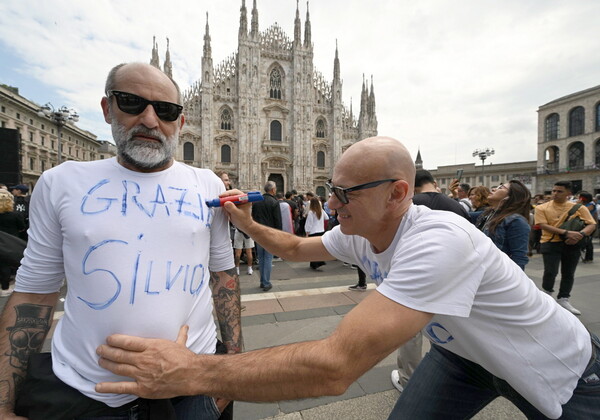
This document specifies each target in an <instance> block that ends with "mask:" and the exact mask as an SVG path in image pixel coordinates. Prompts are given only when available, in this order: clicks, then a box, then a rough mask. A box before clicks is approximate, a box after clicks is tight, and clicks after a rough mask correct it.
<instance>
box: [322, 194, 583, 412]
mask: <svg viewBox="0 0 600 420" xmlns="http://www.w3.org/2000/svg"><path fill="white" fill-rule="evenodd" d="M323 243H324V245H325V247H326V248H327V250H328V251H329V253H331V255H333V256H334V257H336V258H338V259H340V260H342V261H347V262H351V263H355V264H358V265H359V266H360V268H361V269H362V270H363V271H364V272H365V273H367V275H368V276H370V277H371V279H372V280H373V281H375V283H377V285H378V287H377V291H378V292H379V293H381V294H383V295H384V296H386V297H388V298H389V299H391V300H393V301H395V302H398V303H400V304H402V305H404V306H407V307H409V308H412V309H415V310H419V311H423V312H429V313H433V314H435V315H434V317H433V318H432V319H431V322H430V323H429V324H428V325H427V326H426V327H425V328H424V330H423V331H424V333H425V335H426V336H427V337H428V338H429V339H430V340H431V342H433V343H435V344H437V345H439V346H441V347H443V348H445V349H446V350H449V351H451V352H453V353H455V354H458V355H459V356H462V357H464V358H465V359H468V360H471V361H473V362H475V363H478V364H480V365H481V366H483V367H484V368H485V369H487V370H488V371H489V372H491V373H492V374H494V375H496V376H497V377H499V378H502V379H504V380H506V381H507V382H508V383H509V384H510V385H511V386H512V387H513V388H514V389H515V390H517V392H519V393H520V394H521V395H522V396H523V397H524V398H526V399H527V400H528V401H529V402H530V403H531V404H533V405H534V406H535V407H536V408H538V409H539V410H540V411H541V412H542V413H544V414H545V415H546V416H548V417H552V418H558V417H559V416H560V414H561V412H562V409H561V405H562V404H565V403H566V402H567V401H568V400H569V399H570V398H571V395H572V393H573V390H574V389H575V387H576V386H577V381H578V380H579V378H580V376H581V374H582V373H583V371H584V370H585V367H586V365H587V363H588V362H589V360H590V357H591V344H590V335H589V333H588V332H587V330H586V329H585V327H584V326H583V324H581V322H579V320H577V318H576V317H575V316H573V315H572V314H570V313H569V312H568V311H566V310H565V309H563V308H561V307H560V306H559V305H558V304H556V302H554V301H553V299H552V298H551V297H550V296H548V295H546V294H544V293H542V292H541V291H540V290H538V289H537V287H536V286H535V284H534V283H533V282H532V281H531V280H530V279H529V278H528V277H527V276H526V275H525V273H524V272H523V271H522V270H521V269H520V268H519V267H518V266H517V265H516V264H514V262H512V261H511V260H510V258H509V257H508V256H507V255H506V254H504V253H503V252H501V251H500V250H499V249H498V248H497V247H496V246H495V245H494V243H493V242H492V241H491V240H490V239H489V238H488V237H486V236H485V235H484V234H483V233H482V232H480V231H479V230H477V229H476V228H475V227H474V225H472V224H471V223H469V222H468V221H467V220H466V219H464V218H462V217H459V216H457V215H455V214H453V213H451V212H445V211H434V210H430V209H428V208H427V207H424V206H416V205H413V206H412V207H411V208H410V209H409V211H408V212H407V213H406V215H405V216H404V217H403V219H402V222H401V223H400V226H399V228H398V231H397V232H396V236H395V238H394V240H393V242H392V244H391V245H390V246H389V248H387V249H386V250H385V251H383V252H381V253H379V254H375V253H374V252H373V249H372V247H371V246H370V244H369V243H368V241H367V240H366V239H364V238H362V237H359V236H348V235H344V234H343V233H342V232H341V231H340V230H339V227H335V228H334V229H333V230H332V231H330V232H327V233H325V235H324V236H323Z"/></svg>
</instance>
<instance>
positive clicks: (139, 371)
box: [97, 137, 600, 419]
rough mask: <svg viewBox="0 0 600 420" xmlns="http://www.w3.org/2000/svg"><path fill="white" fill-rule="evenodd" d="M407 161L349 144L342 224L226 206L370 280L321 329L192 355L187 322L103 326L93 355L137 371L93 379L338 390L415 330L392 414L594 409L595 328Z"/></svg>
mask: <svg viewBox="0 0 600 420" xmlns="http://www.w3.org/2000/svg"><path fill="white" fill-rule="evenodd" d="M412 162H413V160H412V158H411V157H410V155H409V153H408V152H407V150H406V148H405V147H404V146H403V145H402V144H401V143H400V142H398V141H397V140H394V139H391V138H386V137H376V138H369V139H365V140H363V141H360V142H358V143H356V144H354V145H353V146H351V147H350V148H349V149H348V150H347V151H346V152H345V153H344V154H343V155H342V157H341V159H340V160H339V162H338V163H337V164H336V166H335V168H334V171H333V178H332V180H331V181H330V182H329V183H328V187H329V189H330V191H331V192H332V196H331V197H330V199H329V206H330V208H332V209H335V210H336V211H337V213H338V220H339V222H340V225H339V226H336V227H335V228H334V229H333V230H331V231H329V232H327V233H325V235H323V236H321V237H310V238H300V237H296V236H293V235H289V234H286V233H285V232H282V231H278V230H273V229H269V228H266V227H264V226H261V225H259V224H257V223H255V222H253V221H252V219H251V218H250V216H249V208H248V207H249V206H246V207H244V206H241V207H239V208H236V207H235V206H234V205H226V210H227V212H228V213H229V214H230V215H231V217H232V219H233V222H234V223H235V224H236V225H237V226H240V228H241V229H243V230H244V232H247V233H248V234H249V235H251V236H252V237H253V238H254V240H256V241H257V242H258V243H260V244H261V245H262V246H264V247H265V248H266V249H268V250H269V251H270V252H276V253H277V255H281V256H282V257H283V258H284V259H285V260H291V261H318V260H332V259H334V258H338V259H340V260H342V261H346V262H349V263H353V264H357V265H358V266H359V267H360V268H361V269H362V270H363V271H365V273H367V275H368V276H369V277H370V278H371V279H372V280H373V281H375V283H377V289H376V291H375V292H373V293H371V294H370V295H369V296H368V297H367V298H366V299H364V300H363V301H362V302H360V303H359V304H358V305H356V307H355V308H354V309H353V310H352V311H350V312H349V313H348V314H347V315H346V316H345V317H344V319H343V320H342V322H341V323H340V325H339V326H338V328H337V329H336V331H335V332H334V333H333V334H332V335H331V336H329V337H327V338H325V339H322V340H317V341H311V342H303V343H295V344H290V345H285V346H278V347H273V348H268V349H262V350H257V351H253V352H248V353H245V354H241V355H233V356H202V355H195V354H194V353H192V352H189V351H187V349H186V348H185V347H184V345H183V342H184V341H185V335H186V334H185V327H184V328H182V330H181V331H180V335H179V337H178V339H177V340H176V342H169V341H166V340H148V339H140V338H136V337H130V336H124V335H113V336H111V337H109V338H108V344H107V345H103V346H101V347H100V348H99V349H98V353H99V355H100V356H101V359H100V362H99V363H100V365H101V366H103V367H105V368H107V369H110V370H111V371H113V372H115V373H118V374H120V375H124V376H128V377H133V378H134V379H135V382H121V383H112V384H108V383H103V384H99V385H98V387H97V390H98V391H100V392H124V393H134V394H138V395H143V396H147V397H153V398H156V397H168V396H171V395H178V394H196V393H205V394H208V395H224V396H227V397H228V398H231V399H236V400H241V399H243V400H249V401H273V400H289V399H294V398H306V397H316V396H321V395H339V394H342V393H343V392H344V391H345V390H346V389H347V388H348V387H349V386H350V385H351V384H352V383H353V382H354V381H356V380H357V379H358V378H359V377H360V376H361V375H362V374H364V373H365V372H366V371H368V370H369V369H371V368H372V367H373V366H375V364H377V363H378V362H379V361H380V360H382V359H383V358H384V357H386V356H387V355H389V354H390V353H391V352H392V351H394V350H395V349H396V348H398V347H399V346H400V345H402V344H403V343H405V342H406V341H408V340H409V339H410V338H412V337H413V336H414V335H415V334H416V333H417V332H418V331H419V330H421V329H423V332H424V335H425V336H426V337H427V338H428V339H429V340H430V341H431V342H432V349H431V351H430V352H429V353H428V354H427V355H426V356H425V358H424V359H423V361H422V362H421V363H420V365H419V366H418V367H417V369H416V371H415V372H414V374H413V376H412V378H411V380H410V381H409V382H408V384H407V386H406V388H405V389H404V392H402V394H401V395H400V398H399V399H398V402H397V404H396V406H395V408H394V409H393V411H392V413H391V414H390V418H391V419H397V418H406V419H431V418H444V419H464V418H471V417H472V416H473V415H474V414H475V413H477V412H478V411H479V410H480V409H481V408H482V407H484V406H485V405H486V404H488V403H489V402H490V401H492V400H493V399H494V398H496V397H498V396H500V395H503V396H505V397H506V398H508V399H510V400H511V401H513V402H514V403H515V404H516V405H517V407H519V409H521V410H522V411H523V412H524V413H525V414H526V415H527V416H528V417H529V418H546V417H544V416H547V417H550V418H558V417H559V416H560V415H561V414H562V415H563V416H564V418H578V419H579V418H581V419H583V418H597V417H598V415H599V414H600V411H599V409H600V393H599V390H600V389H599V388H600V383H599V381H598V374H599V373H600V362H598V360H596V358H595V352H596V349H597V346H598V341H597V338H596V337H595V336H591V335H590V333H589V332H588V331H587V330H586V329H585V327H584V326H583V325H582V324H581V323H580V322H579V321H578V320H577V318H576V317H574V316H573V315H571V314H570V313H568V312H567V311H565V310H564V309H563V308H561V307H560V306H559V305H557V304H556V302H554V301H553V300H552V299H551V298H550V297H549V296H548V295H546V294H544V293H542V292H540V291H539V290H538V289H537V288H536V287H535V285H534V283H533V282H532V281H531V280H530V279H529V278H527V277H526V275H525V274H524V272H523V271H522V270H521V269H520V268H519V267H518V266H517V265H516V264H514V263H513V262H512V261H511V260H510V258H508V257H507V256H506V255H505V254H504V253H502V252H501V251H500V250H499V249H498V248H497V247H496V246H495V245H494V244H493V243H492V242H491V241H490V240H489V239H488V238H487V237H485V235H483V233H481V232H480V231H479V230H477V229H476V228H475V227H474V226H473V225H472V224H471V223H469V221H468V220H466V219H465V218H463V217H460V216H458V215H456V214H454V213H451V212H443V211H434V210H431V209H429V208H427V207H424V206H416V205H413V204H412V200H411V198H412V196H413V182H414V179H415V168H414V165H413V163H412ZM457 261H460V264H457ZM556 331H561V332H563V333H561V334H556ZM564 334H567V335H568V337H565V336H564ZM592 340H595V344H594V345H593V344H592ZM593 349H594V350H593Z"/></svg>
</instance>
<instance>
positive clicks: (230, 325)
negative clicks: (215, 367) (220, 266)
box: [210, 268, 243, 353]
mask: <svg viewBox="0 0 600 420" xmlns="http://www.w3.org/2000/svg"><path fill="white" fill-rule="evenodd" d="M221 275H222V276H223V275H224V276H223V277H225V278H223V279H222V278H220V277H219V274H218V273H214V272H211V273H210V279H211V284H212V285H213V301H214V304H215V310H216V313H217V319H218V322H219V330H220V331H221V340H223V343H224V344H225V346H226V347H227V350H228V352H229V353H239V352H241V351H242V348H243V340H242V330H241V328H242V327H241V303H240V301H241V297H240V284H239V278H238V275H237V273H236V271H235V268H232V269H230V270H226V271H223V272H221Z"/></svg>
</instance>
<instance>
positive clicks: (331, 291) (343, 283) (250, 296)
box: [0, 241, 600, 420]
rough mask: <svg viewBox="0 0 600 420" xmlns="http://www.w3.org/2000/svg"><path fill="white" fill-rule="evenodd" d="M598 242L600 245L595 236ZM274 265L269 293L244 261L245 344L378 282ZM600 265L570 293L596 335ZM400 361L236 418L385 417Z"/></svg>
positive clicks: (331, 321)
mask: <svg viewBox="0 0 600 420" xmlns="http://www.w3.org/2000/svg"><path fill="white" fill-rule="evenodd" d="M594 242H595V246H596V248H598V247H599V246H598V245H597V241H594ZM273 264H274V268H273V273H272V283H273V289H271V290H270V291H269V292H268V293H265V292H263V291H262V290H261V289H259V287H258V285H259V277H258V276H259V272H258V270H255V273H254V274H253V275H247V274H245V272H246V266H244V265H242V267H241V268H240V272H241V273H242V274H241V275H240V279H241V287H242V302H243V305H244V306H245V309H244V311H243V312H242V315H243V326H244V339H245V345H246V350H253V349H258V348H263V347H269V346H276V345H280V344H286V343H292V342H297V341H304V340H315V339H320V338H323V337H326V336H327V335H329V334H330V333H331V332H332V331H333V330H334V329H335V328H336V326H337V325H338V323H339V322H340V320H341V319H342V317H343V316H344V314H346V313H347V312H349V311H350V310H352V308H353V307H354V306H355V305H356V304H357V303H359V302H360V301H361V300H362V299H364V298H365V297H366V296H367V295H368V294H369V293H372V291H373V289H374V285H373V284H370V285H369V290H368V291H366V292H354V291H349V290H348V289H347V286H349V285H352V284H355V283H356V282H357V279H358V276H357V272H356V270H352V269H351V268H349V267H347V266H344V265H342V263H341V262H339V261H332V262H328V263H327V265H325V266H324V267H322V271H314V270H311V269H310V268H309V266H308V263H293V262H287V261H275V262H274V263H273ZM599 267H600V255H599V253H598V251H597V252H596V262H595V263H593V264H579V266H578V267H577V274H576V281H575V287H574V289H573V295H572V297H571V302H572V304H573V305H574V306H575V307H576V308H578V309H580V310H581V312H582V315H581V317H580V319H581V321H582V322H583V323H584V324H585V325H586V326H587V327H588V328H589V329H590V330H591V331H592V332H594V333H595V334H600V310H599V309H598V302H599V301H600V287H599V286H600V268H599ZM526 272H527V274H528V275H529V276H530V277H531V278H532V279H533V280H534V282H535V283H536V284H537V285H538V286H539V285H540V284H541V277H542V272H543V264H542V257H541V255H534V256H533V257H531V259H530V262H529V264H528V265H527V267H526ZM5 302H6V298H0V307H3V306H4V303H5ZM61 310H62V304H60V305H59V307H58V308H57V311H58V312H57V315H56V316H55V318H58V317H59V316H60V311H61ZM557 333H560V332H558V331H557ZM48 348H49V339H48V340H47V341H46V345H45V349H48ZM425 350H426V348H424V351H425ZM265 363H268V360H266V361H265ZM395 366H396V355H395V353H393V354H391V355H390V356H388V357H387V358H385V359H384V360H382V361H381V362H380V363H379V364H377V365H376V366H375V367H374V368H373V369H371V370H370V371H369V372H367V373H365V374H364V375H363V376H362V377H361V378H359V379H358V380H357V381H356V382H355V383H354V384H352V386H350V388H349V389H348V390H347V391H346V392H345V393H344V394H343V395H341V396H338V397H321V398H309V399H303V400H297V401H281V402H279V403H244V402H236V405H235V419H236V420H254V419H257V420H258V419H276V420H300V419H303V420H313V419H314V420H316V419H327V420H330V419H340V420H341V419H344V420H347V419H361V420H371V419H372V420H379V419H386V418H387V416H388V414H389V413H390V411H391V409H392V407H393V406H394V404H395V402H396V399H397V398H398V395H399V393H398V391H396V389H395V388H393V386H392V384H391V382H390V372H391V370H392V369H394V368H395ZM474 418H475V419H478V420H487V419H490V420H491V419H494V420H498V419H524V418H525V417H524V416H523V415H522V414H521V413H520V412H518V411H517V410H516V409H515V407H514V406H513V405H512V404H511V403H509V402H508V401H506V400H504V399H498V400H496V401H494V402H493V403H492V404H490V405H489V406H488V407H486V409H485V410H484V411H482V412H481V413H480V414H478V415H477V416H476V417H474Z"/></svg>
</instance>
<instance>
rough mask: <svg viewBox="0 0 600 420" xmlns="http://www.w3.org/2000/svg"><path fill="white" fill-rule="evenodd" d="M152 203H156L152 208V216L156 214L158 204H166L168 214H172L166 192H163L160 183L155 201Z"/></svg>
mask: <svg viewBox="0 0 600 420" xmlns="http://www.w3.org/2000/svg"><path fill="white" fill-rule="evenodd" d="M151 203H152V204H154V207H153V208H152V216H154V212H155V211H156V205H157V204H160V205H162V206H164V209H165V212H166V213H167V216H170V215H171V213H170V212H169V206H167V205H166V204H167V200H165V194H164V193H163V190H162V188H161V186H160V184H158V185H157V186H156V196H155V198H154V201H151Z"/></svg>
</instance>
